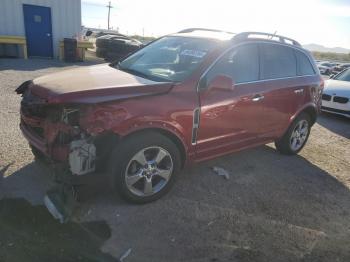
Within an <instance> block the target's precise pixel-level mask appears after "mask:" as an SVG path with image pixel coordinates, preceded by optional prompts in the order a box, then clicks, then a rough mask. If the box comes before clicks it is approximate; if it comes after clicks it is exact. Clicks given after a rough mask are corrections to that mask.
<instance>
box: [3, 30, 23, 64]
mask: <svg viewBox="0 0 350 262" xmlns="http://www.w3.org/2000/svg"><path fill="white" fill-rule="evenodd" d="M0 44H15V45H21V46H22V48H23V56H24V58H25V59H28V54H27V41H26V38H25V37H23V36H12V35H0Z"/></svg>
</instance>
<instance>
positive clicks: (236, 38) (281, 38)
mask: <svg viewBox="0 0 350 262" xmlns="http://www.w3.org/2000/svg"><path fill="white" fill-rule="evenodd" d="M251 35H253V36H254V35H257V36H267V37H270V38H267V39H268V40H274V39H273V38H278V40H275V41H279V42H281V43H284V44H288V42H286V41H289V42H291V43H292V45H295V46H299V47H301V44H300V43H299V42H297V41H295V40H294V39H291V38H288V37H285V36H281V35H276V34H270V33H262V32H242V33H239V34H237V35H235V36H234V37H232V40H234V41H244V40H247V39H248V38H249V36H251Z"/></svg>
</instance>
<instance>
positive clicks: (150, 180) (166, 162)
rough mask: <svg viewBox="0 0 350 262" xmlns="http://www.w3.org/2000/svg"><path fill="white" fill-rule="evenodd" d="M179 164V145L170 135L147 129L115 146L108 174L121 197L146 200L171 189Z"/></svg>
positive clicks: (155, 198)
mask: <svg viewBox="0 0 350 262" xmlns="http://www.w3.org/2000/svg"><path fill="white" fill-rule="evenodd" d="M157 158H158V159H159V160H160V161H159V160H157ZM135 159H137V160H135ZM180 167H181V157H180V152H179V149H178V148H177V146H176V145H175V144H174V143H173V142H172V141H171V140H170V139H168V138H167V137H165V136H163V135H161V134H159V133H156V132H144V133H140V134H135V135H132V136H130V137H128V138H126V139H125V140H123V141H122V142H120V143H119V144H118V145H117V146H116V148H115V149H114V150H113V152H112V154H111V158H110V163H109V174H110V176H111V178H112V181H113V184H114V186H115V188H116V190H117V191H118V193H119V194H120V195H121V197H123V198H124V199H125V200H127V201H129V202H133V203H137V204H144V203H148V202H152V201H155V200H157V199H159V198H161V197H162V196H163V195H164V194H166V193H167V192H168V191H169V190H170V188H171V187H172V185H173V184H174V182H175V179H176V176H177V173H178V171H179V170H180ZM159 174H162V175H159ZM163 177H164V178H163Z"/></svg>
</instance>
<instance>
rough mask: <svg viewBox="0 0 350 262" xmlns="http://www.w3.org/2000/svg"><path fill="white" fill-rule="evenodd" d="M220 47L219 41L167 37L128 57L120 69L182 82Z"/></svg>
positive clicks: (152, 77)
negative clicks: (208, 55)
mask: <svg viewBox="0 0 350 262" xmlns="http://www.w3.org/2000/svg"><path fill="white" fill-rule="evenodd" d="M218 46H219V42H218V41H216V40H210V39H203V38H191V37H179V36H167V37H163V38H161V39H159V40H157V41H155V42H153V43H151V44H150V45H148V46H146V47H145V48H142V49H140V50H139V51H137V52H135V53H134V54H132V55H131V56H129V57H127V58H126V59H125V60H123V61H122V62H121V63H120V64H119V65H118V69H120V70H124V71H127V72H129V73H131V74H135V75H139V76H141V77H144V78H148V79H151V80H154V81H160V82H162V81H163V82H164V81H166V82H167V81H171V82H182V81H184V80H185V79H186V78H187V77H189V76H190V75H191V74H192V73H193V72H194V71H195V70H196V69H197V68H198V66H199V65H200V64H201V63H202V62H203V60H204V59H205V58H206V56H207V54H209V53H210V52H212V51H213V50H214V49H215V48H217V47H218Z"/></svg>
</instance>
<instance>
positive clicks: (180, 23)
mask: <svg viewBox="0 0 350 262" xmlns="http://www.w3.org/2000/svg"><path fill="white" fill-rule="evenodd" d="M111 4H112V6H113V8H112V9H111V22H110V24H111V27H113V29H119V31H120V32H121V33H124V34H130V35H131V34H139V35H142V34H143V33H144V35H145V36H156V37H158V36H162V35H165V34H169V33H174V32H177V31H180V30H182V29H185V28H191V27H205V28H213V29H222V30H226V31H230V32H235V33H239V32H243V31H262V32H269V33H274V32H275V31H277V34H280V35H284V36H287V37H290V38H294V39H295V40H297V41H299V42H300V43H302V44H310V43H316V44H321V45H324V46H327V47H344V48H349V49H350V0H289V1H285V0H260V1H259V0H215V1H212V0H172V1H167V0H111ZM107 5H108V1H107V0H82V23H83V25H84V26H87V27H95V28H107V14H108V8H107V7H106V6H107Z"/></svg>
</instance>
